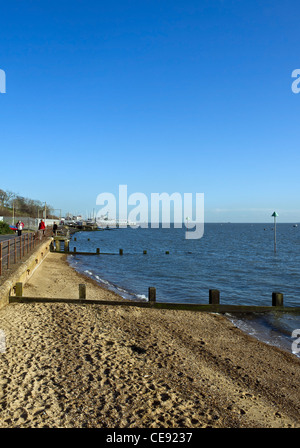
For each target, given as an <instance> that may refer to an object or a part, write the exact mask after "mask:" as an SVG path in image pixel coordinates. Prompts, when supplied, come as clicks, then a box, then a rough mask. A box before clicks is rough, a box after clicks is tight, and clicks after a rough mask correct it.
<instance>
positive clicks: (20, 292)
mask: <svg viewBox="0 0 300 448" xmlns="http://www.w3.org/2000/svg"><path fill="white" fill-rule="evenodd" d="M22 295H23V283H21V282H18V283H16V296H17V297H22Z"/></svg>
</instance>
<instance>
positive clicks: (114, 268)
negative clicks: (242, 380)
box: [68, 223, 300, 355]
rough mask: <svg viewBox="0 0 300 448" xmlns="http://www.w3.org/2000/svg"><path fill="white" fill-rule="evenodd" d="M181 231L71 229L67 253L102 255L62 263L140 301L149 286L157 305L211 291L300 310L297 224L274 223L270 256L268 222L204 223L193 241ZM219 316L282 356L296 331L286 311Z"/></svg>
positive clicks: (204, 298)
mask: <svg viewBox="0 0 300 448" xmlns="http://www.w3.org/2000/svg"><path fill="white" fill-rule="evenodd" d="M185 232H186V228H185V227H183V228H174V227H171V228H161V227H160V228H157V229H156V228H155V229H152V228H148V229H142V228H136V229H133V228H130V227H129V228H126V229H121V228H120V229H109V230H102V231H95V232H78V233H76V234H74V235H73V238H72V240H71V242H70V250H73V248H74V247H76V250H77V251H78V252H80V251H84V252H96V249H97V248H99V249H100V252H101V253H102V254H103V255H100V256H89V255H86V256H85V255H70V256H69V257H68V261H69V263H70V265H71V266H72V267H74V268H75V269H76V270H78V271H79V272H82V273H84V274H86V275H88V276H90V277H91V278H93V279H95V280H97V281H98V282H99V283H100V284H102V285H104V286H106V287H107V288H109V289H111V290H114V291H116V292H117V293H118V294H120V295H121V296H123V297H124V298H126V299H133V300H147V296H148V287H149V286H154V287H155V288H156V299H157V301H161V302H177V303H201V304H207V303H208V294H209V289H218V290H219V291H220V303H221V304H233V305H256V306H258V305H264V306H270V305H271V304H272V292H281V293H283V295H284V305H285V306H286V307H294V306H300V227H297V226H294V225H293V224H277V226H276V241H277V246H276V252H275V251H274V228H273V225H272V224H233V223H224V224H221V223H220V224H219V223H218V224H217V223H216V224H215V223H214V224H213V223H211V224H205V228H204V235H203V237H202V238H200V239H186V238H185ZM74 238H76V241H75V240H74ZM119 249H123V256H120V255H119ZM144 251H147V253H146V254H144ZM166 252H169V253H168V254H167V253H166ZM105 253H107V255H105ZM108 254H112V255H108ZM227 317H228V318H230V319H231V320H232V322H234V323H235V325H237V326H239V327H240V328H241V329H243V330H244V331H245V332H247V333H248V334H251V335H253V336H255V337H257V338H258V339H261V340H263V341H264V342H267V343H269V344H273V345H277V346H279V347H281V348H284V349H286V350H288V351H290V352H291V351H292V348H291V347H292V342H293V341H294V339H293V338H292V332H293V331H294V330H295V329H300V316H297V315H293V314H291V313H283V314H281V313H280V314H279V313H264V314H258V313H253V314H251V315H248V314H247V315H243V316H239V317H236V316H234V315H227ZM299 334H300V330H299ZM295 354H297V353H295ZM298 355H299V354H298Z"/></svg>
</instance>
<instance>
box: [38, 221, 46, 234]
mask: <svg viewBox="0 0 300 448" xmlns="http://www.w3.org/2000/svg"><path fill="white" fill-rule="evenodd" d="M45 229H46V226H45V223H44V221H43V220H42V219H41V222H40V224H39V230H41V231H42V232H43V236H45Z"/></svg>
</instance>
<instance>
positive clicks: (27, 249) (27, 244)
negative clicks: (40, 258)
mask: <svg viewBox="0 0 300 448" xmlns="http://www.w3.org/2000/svg"><path fill="white" fill-rule="evenodd" d="M27 253H29V233H27Z"/></svg>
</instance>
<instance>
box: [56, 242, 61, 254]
mask: <svg viewBox="0 0 300 448" xmlns="http://www.w3.org/2000/svg"><path fill="white" fill-rule="evenodd" d="M55 247H56V252H59V251H60V241H59V240H55Z"/></svg>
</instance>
